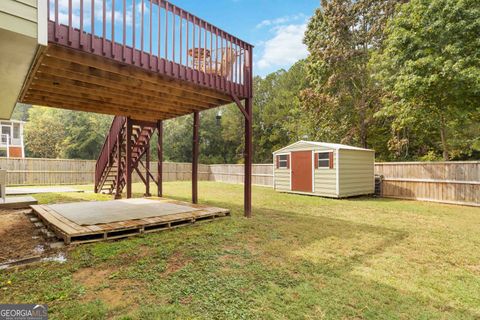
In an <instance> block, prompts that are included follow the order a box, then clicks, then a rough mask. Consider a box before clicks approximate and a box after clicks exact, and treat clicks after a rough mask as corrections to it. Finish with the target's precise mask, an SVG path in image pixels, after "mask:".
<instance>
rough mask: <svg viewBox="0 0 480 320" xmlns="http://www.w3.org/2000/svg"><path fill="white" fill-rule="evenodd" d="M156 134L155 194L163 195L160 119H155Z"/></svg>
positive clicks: (161, 128) (161, 125)
mask: <svg viewBox="0 0 480 320" xmlns="http://www.w3.org/2000/svg"><path fill="white" fill-rule="evenodd" d="M157 134H158V142H157V154H158V165H157V170H158V171H157V190H158V191H157V196H159V197H163V122H162V120H158V121H157Z"/></svg>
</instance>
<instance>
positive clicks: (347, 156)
mask: <svg viewBox="0 0 480 320" xmlns="http://www.w3.org/2000/svg"><path fill="white" fill-rule="evenodd" d="M295 151H311V152H312V167H313V177H312V180H313V183H312V184H313V185H312V192H298V191H294V190H292V189H291V184H292V183H291V181H292V180H291V169H290V168H291V165H292V163H291V158H292V157H291V153H292V152H295ZM318 152H331V153H333V168H317V169H315V164H314V160H315V155H314V154H315V153H318ZM284 154H288V155H290V167H289V168H288V169H285V168H283V169H282V168H277V163H276V156H278V155H284ZM273 156H274V159H273V160H274V161H273V162H274V163H273V164H274V188H275V190H278V191H282V192H292V193H300V194H310V195H317V196H323V197H332V198H343V197H350V196H356V195H363V194H373V193H374V190H375V177H374V162H375V153H374V152H373V151H372V150H367V149H361V148H356V147H351V146H346V145H340V144H331V143H321V142H310V141H299V142H297V143H294V144H292V145H290V146H287V147H285V148H282V149H280V150H278V151H276V152H274V153H273Z"/></svg>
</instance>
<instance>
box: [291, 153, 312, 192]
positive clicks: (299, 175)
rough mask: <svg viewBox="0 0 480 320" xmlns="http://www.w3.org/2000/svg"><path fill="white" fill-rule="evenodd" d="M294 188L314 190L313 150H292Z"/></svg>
mask: <svg viewBox="0 0 480 320" xmlns="http://www.w3.org/2000/svg"><path fill="white" fill-rule="evenodd" d="M291 166H292V190H293V191H302V192H312V152H311V151H295V152H292V161H291Z"/></svg>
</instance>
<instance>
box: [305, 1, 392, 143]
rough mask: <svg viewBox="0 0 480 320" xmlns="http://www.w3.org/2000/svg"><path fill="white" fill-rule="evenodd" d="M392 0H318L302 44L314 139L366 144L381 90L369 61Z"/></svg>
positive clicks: (380, 43) (389, 10) (376, 46)
mask: <svg viewBox="0 0 480 320" xmlns="http://www.w3.org/2000/svg"><path fill="white" fill-rule="evenodd" d="M399 2H400V1H398V0H375V1H374V0H356V1H355V0H322V1H321V7H320V9H317V10H316V12H315V14H314V16H313V17H312V19H311V20H310V22H309V24H308V28H307V31H306V33H305V39H304V42H305V44H306V45H307V46H308V49H309V51H310V56H309V58H308V59H307V66H308V78H309V80H310V85H309V88H308V89H306V90H304V91H303V93H302V100H303V103H304V106H305V109H306V111H307V112H308V113H309V114H310V119H311V125H310V126H311V127H314V128H316V131H315V132H314V134H315V136H314V138H316V139H321V140H330V141H340V142H344V143H350V144H357V145H360V146H363V147H368V146H369V128H370V127H371V125H372V124H373V123H374V121H375V118H374V114H375V112H376V111H377V110H378V109H379V108H380V106H381V103H380V97H381V88H379V87H378V86H377V85H376V84H375V82H374V81H372V78H371V70H370V68H369V60H370V57H371V55H372V53H373V52H374V51H375V50H378V49H379V48H380V47H381V46H382V43H383V39H384V27H385V24H386V21H387V20H388V18H389V17H390V16H391V15H392V14H393V12H394V11H395V7H396V5H397V4H398V3H399Z"/></svg>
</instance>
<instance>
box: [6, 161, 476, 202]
mask: <svg viewBox="0 0 480 320" xmlns="http://www.w3.org/2000/svg"><path fill="white" fill-rule="evenodd" d="M0 168H1V169H7V170H8V174H7V178H8V184H9V185H11V186H20V185H58V184H92V183H93V181H94V173H95V161H94V160H64V159H33V158H26V159H18V158H9V159H7V158H0ZM151 170H152V172H153V174H154V175H156V172H157V163H156V162H152V163H151ZM198 171H199V172H198V177H199V180H210V181H218V182H227V183H243V181H244V167H243V165H242V164H215V165H204V164H200V165H199V168H198ZM375 173H376V174H378V175H382V176H383V177H384V178H383V184H382V193H383V196H384V197H390V198H401V199H415V200H424V201H435V202H443V203H452V204H463V205H473V206H480V161H467V162H390V163H376V164H375ZM191 174H192V167H191V164H190V163H173V162H165V163H164V164H163V179H164V181H185V180H190V179H191ZM133 180H134V181H135V182H139V181H140V179H139V178H138V176H137V175H136V173H134V175H133ZM252 182H253V184H254V185H259V186H265V187H273V165H271V164H255V165H253V168H252Z"/></svg>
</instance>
